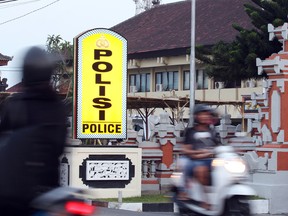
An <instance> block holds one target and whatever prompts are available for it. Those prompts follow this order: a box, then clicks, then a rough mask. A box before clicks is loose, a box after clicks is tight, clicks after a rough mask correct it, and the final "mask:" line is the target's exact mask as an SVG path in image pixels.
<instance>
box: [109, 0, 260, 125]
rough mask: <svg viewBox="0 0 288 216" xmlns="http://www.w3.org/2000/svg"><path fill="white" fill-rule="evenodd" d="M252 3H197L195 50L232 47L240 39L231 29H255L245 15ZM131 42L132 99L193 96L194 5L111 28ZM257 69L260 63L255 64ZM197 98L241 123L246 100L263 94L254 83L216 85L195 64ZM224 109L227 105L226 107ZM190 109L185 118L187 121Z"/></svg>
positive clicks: (161, 9)
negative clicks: (225, 44)
mask: <svg viewBox="0 0 288 216" xmlns="http://www.w3.org/2000/svg"><path fill="white" fill-rule="evenodd" d="M244 3H250V4H251V1H248V0H244V1H243V0H201V1H197V2H196V45H202V46H212V45H213V44H215V43H217V42H219V41H224V42H231V41H233V39H234V38H235V36H236V35H237V33H238V32H237V31H236V30H235V29H234V28H233V27H232V24H234V23H237V24H239V25H241V26H243V27H244V28H252V24H251V21H250V18H249V17H248V15H247V14H246V13H245V11H244V5H243V4H244ZM112 30H114V31H116V32H118V33H119V34H121V35H122V36H124V37H125V38H126V39H127V40H128V92H129V93H128V96H130V97H133V96H135V97H142V98H144V97H145V98H147V97H151V98H163V97H164V98H165V97H178V98H179V97H181V98H183V97H188V98H189V95H190V82H189V79H190V55H189V53H190V47H191V1H180V2H176V3H170V4H163V5H155V6H154V7H152V8H151V9H150V10H147V11H145V12H142V13H140V14H138V15H136V16H134V17H132V18H130V19H128V20H126V21H124V22H122V23H120V24H118V25H116V26H114V27H113V28H112ZM255 64H256V62H255ZM196 82H197V86H196V91H195V99H196V100H198V101H200V102H206V103H210V104H214V105H222V106H220V107H219V111H220V113H221V112H222V113H224V112H226V111H227V112H228V113H229V114H231V115H232V118H233V120H234V121H237V122H241V118H242V114H241V112H240V111H239V110H240V109H241V105H242V103H241V102H242V95H250V94H251V92H257V93H259V92H261V91H262V87H261V85H262V82H259V83H258V82H256V81H254V80H249V81H241V80H239V82H235V83H228V84H226V86H224V84H223V83H220V82H214V81H213V80H212V79H209V78H208V77H207V75H206V73H205V65H203V64H202V63H201V62H200V61H197V59H196ZM223 104H226V105H223ZM188 116H189V109H188V108H186V109H185V111H184V113H183V118H188Z"/></svg>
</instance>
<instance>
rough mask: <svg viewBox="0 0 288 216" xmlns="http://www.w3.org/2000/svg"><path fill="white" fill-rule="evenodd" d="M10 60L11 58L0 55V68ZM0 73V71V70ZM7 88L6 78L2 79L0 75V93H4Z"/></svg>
mask: <svg viewBox="0 0 288 216" xmlns="http://www.w3.org/2000/svg"><path fill="white" fill-rule="evenodd" d="M11 60H12V57H10V56H6V55H3V54H1V53H0V66H6V65H7V64H8V62H9V61H11ZM0 73H1V69H0ZM7 87H8V84H7V78H2V77H1V74H0V92H5V91H6V88H7Z"/></svg>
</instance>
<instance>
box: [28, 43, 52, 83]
mask: <svg viewBox="0 0 288 216" xmlns="http://www.w3.org/2000/svg"><path fill="white" fill-rule="evenodd" d="M52 72H53V64H52V60H51V58H50V57H49V55H48V53H47V52H46V51H45V50H43V49H41V48H40V47H32V48H30V49H29V50H28V51H27V53H26V55H25V56H24V61H23V84H24V85H25V86H30V85H35V84H40V83H41V84H43V83H49V81H50V78H51V75H52Z"/></svg>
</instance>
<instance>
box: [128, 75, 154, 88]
mask: <svg viewBox="0 0 288 216" xmlns="http://www.w3.org/2000/svg"><path fill="white" fill-rule="evenodd" d="M129 82H130V83H129V85H130V89H131V86H135V87H134V88H135V91H136V92H150V73H142V74H131V75H130V76H129ZM130 92H131V91H130Z"/></svg>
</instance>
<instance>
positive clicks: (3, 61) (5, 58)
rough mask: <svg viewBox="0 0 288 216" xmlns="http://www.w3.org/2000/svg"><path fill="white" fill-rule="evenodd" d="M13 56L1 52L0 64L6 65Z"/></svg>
mask: <svg viewBox="0 0 288 216" xmlns="http://www.w3.org/2000/svg"><path fill="white" fill-rule="evenodd" d="M11 60H12V57H9V56H5V55H2V54H1V53H0V66H5V65H7V64H8V61H11Z"/></svg>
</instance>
